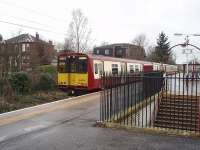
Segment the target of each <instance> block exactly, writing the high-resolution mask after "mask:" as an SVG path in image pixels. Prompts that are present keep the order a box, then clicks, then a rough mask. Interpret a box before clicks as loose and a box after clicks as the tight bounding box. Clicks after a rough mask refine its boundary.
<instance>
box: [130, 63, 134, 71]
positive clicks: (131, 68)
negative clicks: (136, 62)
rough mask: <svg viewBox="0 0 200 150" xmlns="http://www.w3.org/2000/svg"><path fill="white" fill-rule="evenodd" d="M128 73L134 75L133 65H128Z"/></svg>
mask: <svg viewBox="0 0 200 150" xmlns="http://www.w3.org/2000/svg"><path fill="white" fill-rule="evenodd" d="M130 73H134V67H133V65H130Z"/></svg>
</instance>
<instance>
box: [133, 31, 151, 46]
mask: <svg viewBox="0 0 200 150" xmlns="http://www.w3.org/2000/svg"><path fill="white" fill-rule="evenodd" d="M132 43H133V44H135V45H138V46H140V47H143V48H146V47H147V46H148V40H147V37H146V35H145V34H139V35H137V36H136V37H135V38H134V39H133V40H132Z"/></svg>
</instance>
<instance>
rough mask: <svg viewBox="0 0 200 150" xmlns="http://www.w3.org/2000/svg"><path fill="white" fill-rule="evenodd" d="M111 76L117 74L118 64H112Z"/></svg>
mask: <svg viewBox="0 0 200 150" xmlns="http://www.w3.org/2000/svg"><path fill="white" fill-rule="evenodd" d="M112 74H118V64H112Z"/></svg>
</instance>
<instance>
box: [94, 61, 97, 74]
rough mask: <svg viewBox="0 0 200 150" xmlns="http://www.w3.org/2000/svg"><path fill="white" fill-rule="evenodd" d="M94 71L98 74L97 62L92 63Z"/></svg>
mask: <svg viewBox="0 0 200 150" xmlns="http://www.w3.org/2000/svg"><path fill="white" fill-rule="evenodd" d="M94 73H95V74H98V64H97V63H95V64H94Z"/></svg>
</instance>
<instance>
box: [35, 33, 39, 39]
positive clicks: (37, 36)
mask: <svg viewBox="0 0 200 150" xmlns="http://www.w3.org/2000/svg"><path fill="white" fill-rule="evenodd" d="M35 37H36V39H37V40H39V38H40V36H39V34H38V33H37V32H36V34H35Z"/></svg>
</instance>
